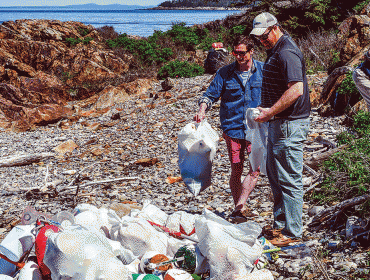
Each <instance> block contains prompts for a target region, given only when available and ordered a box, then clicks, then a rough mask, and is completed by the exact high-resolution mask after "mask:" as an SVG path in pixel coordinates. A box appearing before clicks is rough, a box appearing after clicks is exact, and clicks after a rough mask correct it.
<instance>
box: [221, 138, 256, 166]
mask: <svg viewBox="0 0 370 280" xmlns="http://www.w3.org/2000/svg"><path fill="white" fill-rule="evenodd" d="M223 137H224V138H225V141H226V145H227V151H228V152H229V159H230V162H231V163H239V162H241V163H243V162H244V160H245V158H244V157H245V150H247V154H248V155H249V154H250V153H251V149H252V145H251V142H249V141H247V140H244V139H236V138H231V137H229V136H227V135H226V134H225V133H224V134H223Z"/></svg>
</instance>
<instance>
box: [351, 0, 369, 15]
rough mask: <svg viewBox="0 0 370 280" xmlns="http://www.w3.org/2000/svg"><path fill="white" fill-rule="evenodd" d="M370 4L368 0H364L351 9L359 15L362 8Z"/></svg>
mask: <svg viewBox="0 0 370 280" xmlns="http://www.w3.org/2000/svg"><path fill="white" fill-rule="evenodd" d="M369 3H370V0H365V1H362V2H360V3H358V4H357V5H356V6H355V7H353V10H354V11H355V12H356V13H357V14H359V13H360V12H361V11H362V9H363V8H365V7H366V6H367V5H368V4H369Z"/></svg>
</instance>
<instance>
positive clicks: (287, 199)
mask: <svg viewBox="0 0 370 280" xmlns="http://www.w3.org/2000/svg"><path fill="white" fill-rule="evenodd" d="M250 34H251V35H252V36H254V37H255V38H256V39H257V40H259V41H260V42H261V43H262V45H263V46H264V47H265V48H266V49H267V58H266V61H265V64H264V67H263V74H262V75H263V79H262V90H261V106H260V107H259V110H260V111H261V114H260V116H259V117H258V118H256V119H255V120H256V121H257V122H269V130H268V145H267V163H266V169H267V176H268V178H269V181H270V185H271V189H272V192H273V195H274V225H273V227H274V229H275V230H274V231H275V233H276V232H280V231H281V233H280V234H279V235H278V237H277V238H275V239H273V240H272V244H274V245H276V246H286V245H288V244H289V243H291V242H294V241H296V240H297V239H300V238H301V237H302V231H303V229H302V228H303V227H302V212H303V183H302V171H303V143H304V141H305V140H306V137H307V134H308V130H309V115H310V110H311V105H310V99H309V91H308V84H307V78H306V68H305V62H304V59H303V54H302V52H301V51H300V50H299V48H298V47H297V45H296V44H295V43H294V42H293V40H292V38H291V37H290V36H289V35H288V34H287V33H286V32H285V31H284V30H283V29H282V28H281V27H280V25H279V23H278V21H277V19H276V18H275V17H274V16H273V15H272V14H270V13H262V14H259V15H258V16H257V17H256V18H255V19H254V21H253V30H252V31H251V33H250Z"/></svg>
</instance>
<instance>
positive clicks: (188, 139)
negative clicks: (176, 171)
mask: <svg viewBox="0 0 370 280" xmlns="http://www.w3.org/2000/svg"><path fill="white" fill-rule="evenodd" d="M218 140H219V136H218V134H217V132H216V131H215V130H214V129H213V128H212V127H211V125H210V124H209V123H208V122H207V121H205V120H203V121H202V122H201V123H199V124H194V123H188V124H187V125H186V126H185V127H184V128H183V129H182V130H181V131H180V133H179V135H178V150H179V168H180V172H181V176H182V179H183V181H184V183H185V185H186V186H187V187H188V189H189V190H190V192H191V193H192V194H193V195H195V196H196V195H198V194H199V192H200V191H202V190H204V189H206V188H207V187H208V186H210V185H211V174H212V160H213V158H214V156H215V154H216V150H217V145H218Z"/></svg>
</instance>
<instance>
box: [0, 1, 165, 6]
mask: <svg viewBox="0 0 370 280" xmlns="http://www.w3.org/2000/svg"><path fill="white" fill-rule="evenodd" d="M164 1H165V0H12V1H9V0H0V7H11V6H67V5H83V4H89V3H95V4H98V5H109V4H121V5H140V6H157V5H158V4H160V3H162V2H164Z"/></svg>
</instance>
